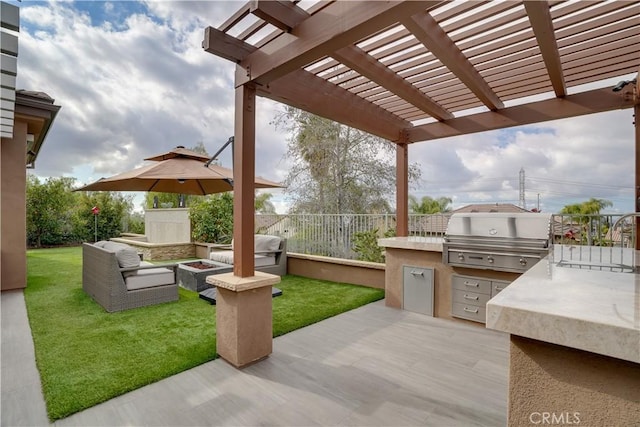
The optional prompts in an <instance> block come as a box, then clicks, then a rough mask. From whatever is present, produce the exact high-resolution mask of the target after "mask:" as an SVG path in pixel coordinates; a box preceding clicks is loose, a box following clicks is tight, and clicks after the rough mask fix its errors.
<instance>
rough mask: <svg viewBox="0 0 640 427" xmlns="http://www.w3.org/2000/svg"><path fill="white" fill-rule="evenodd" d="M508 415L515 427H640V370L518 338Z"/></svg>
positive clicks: (513, 350) (515, 339)
mask: <svg viewBox="0 0 640 427" xmlns="http://www.w3.org/2000/svg"><path fill="white" fill-rule="evenodd" d="M508 416H509V425H510V426H521V425H527V426H530V425H536V424H537V425H545V424H546V425H550V424H556V425H558V424H564V425H569V424H572V425H580V426H633V425H635V426H637V425H640V365H638V364H635V363H632V362H627V361H623V360H620V359H614V358H611V357H606V356H600V355H596V354H593V353H588V352H585V351H581V350H575V349H570V348H567V347H563V346H559V345H554V344H548V343H544V342H540V341H536V340H532V339H528V338H522V337H518V336H514V335H512V336H511V360H510V368H509V415H508ZM545 417H546V419H547V421H548V422H546V423H545V421H544V418H545ZM554 420H555V421H556V422H555V423H554V422H553V421H554ZM561 420H562V421H563V422H562V423H561V422H559V421H561Z"/></svg>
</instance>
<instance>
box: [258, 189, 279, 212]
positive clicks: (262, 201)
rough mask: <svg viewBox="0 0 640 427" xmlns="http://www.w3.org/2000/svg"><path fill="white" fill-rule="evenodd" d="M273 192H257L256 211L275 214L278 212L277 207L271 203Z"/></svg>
mask: <svg viewBox="0 0 640 427" xmlns="http://www.w3.org/2000/svg"><path fill="white" fill-rule="evenodd" d="M271 197H273V194H271V193H260V194H256V199H255V206H256V212H257V213H262V214H274V213H276V207H275V206H274V205H273V203H271Z"/></svg>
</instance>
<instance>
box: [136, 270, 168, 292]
mask: <svg viewBox="0 0 640 427" xmlns="http://www.w3.org/2000/svg"><path fill="white" fill-rule="evenodd" d="M124 283H125V284H126V285H127V290H129V291H132V290H135V289H143V288H151V287H154V286H162V285H171V284H173V283H175V281H174V275H173V271H172V270H170V269H168V268H163V267H158V268H149V269H146V270H137V272H136V274H133V275H131V276H127V277H126V278H125V279H124Z"/></svg>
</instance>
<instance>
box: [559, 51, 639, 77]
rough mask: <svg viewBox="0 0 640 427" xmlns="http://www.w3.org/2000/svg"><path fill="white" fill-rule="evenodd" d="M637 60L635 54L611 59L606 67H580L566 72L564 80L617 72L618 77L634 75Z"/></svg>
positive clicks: (594, 65) (590, 65)
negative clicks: (628, 74)
mask: <svg viewBox="0 0 640 427" xmlns="http://www.w3.org/2000/svg"><path fill="white" fill-rule="evenodd" d="M638 59H639V58H638V55H637V54H631V55H624V56H621V57H617V58H613V60H612V63H609V62H607V64H608V65H602V64H587V65H582V66H580V67H575V68H571V69H569V70H567V74H566V76H565V78H566V79H567V81H570V82H573V81H575V80H576V79H581V78H583V77H589V76H597V75H599V74H601V73H608V72H613V71H617V72H618V73H619V74H620V75H622V74H627V73H634V72H637V71H638V63H639V61H638ZM613 61H615V62H613ZM598 80H599V79H598Z"/></svg>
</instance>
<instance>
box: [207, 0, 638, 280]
mask: <svg viewBox="0 0 640 427" xmlns="http://www.w3.org/2000/svg"><path fill="white" fill-rule="evenodd" d="M303 3H304V2H303ZM303 3H300V4H298V2H297V1H294V2H291V1H287V0H276V1H266V0H254V1H251V2H249V3H247V4H246V5H244V6H242V7H241V8H240V9H239V10H238V11H237V12H236V13H235V14H234V15H233V16H231V17H230V18H229V19H228V20H227V21H226V22H224V23H223V24H222V25H221V26H220V27H219V28H217V29H216V28H212V27H209V28H206V30H205V35H204V41H203V48H204V50H205V51H207V52H209V53H212V54H214V55H217V56H220V57H222V58H225V59H228V60H230V61H233V62H235V63H236V72H235V87H236V112H235V117H236V118H235V141H236V149H235V158H234V170H235V171H236V177H235V198H234V200H235V202H234V203H235V204H234V212H235V218H234V221H235V229H234V238H235V242H236V246H235V252H236V255H235V256H236V260H235V263H234V274H235V275H236V276H240V277H248V276H251V275H253V273H254V270H253V255H254V253H253V221H254V215H253V212H254V207H253V203H254V188H253V185H254V184H253V183H254V173H255V172H254V171H255V134H256V131H255V96H256V95H259V96H264V97H267V98H270V99H273V100H276V101H279V102H282V103H285V104H288V105H291V106H294V107H297V108H300V109H303V110H306V111H308V112H311V113H314V114H317V115H319V116H322V117H326V118H329V119H332V120H335V121H338V122H340V123H343V124H346V125H349V126H352V127H355V128H358V129H361V130H364V131H366V132H369V133H371V134H374V135H377V136H380V137H383V138H385V139H388V140H390V141H392V142H394V143H395V144H396V145H397V160H396V162H397V171H396V174H397V196H396V203H397V206H396V209H397V218H398V220H397V235H398V236H406V235H407V231H408V226H407V224H408V207H407V205H408V203H407V201H408V178H407V169H408V154H407V153H408V150H407V147H408V145H409V144H412V143H416V142H421V141H429V140H436V139H441V138H446V137H450V136H456V135H464V134H469V133H476V132H483V131H489V130H495V129H502V128H507V127H512V126H520V125H527V124H532V123H539V122H544V121H548V120H556V119H563V118H569V117H575V116H580V115H585V114H592V113H599V112H604V111H610V110H616V109H622V108H635V113H636V117H639V115H638V113H640V107H639V103H640V91H639V90H638V84H637V74H636V73H638V71H639V70H640V2H638V1H616V2H600V1H573V2H569V1H568V2H564V1H462V2H460V1H457V2H449V1H321V2H317V3H314V4H313V5H311V6H310V7H307V8H306V9H305V8H303V7H301V6H302V4H303ZM616 77H618V78H620V79H621V80H622V81H623V84H620V85H619V86H621V87H620V89H621V90H618V91H613V90H612V86H611V85H610V84H608V85H605V84H604V83H603V82H604V81H605V80H607V79H611V78H616ZM605 86H606V87H605ZM635 143H636V153H640V124H638V122H637V120H636V136H635ZM639 171H640V156H639V155H638V154H636V171H635V182H636V200H640V199H639V198H640V175H639ZM637 204H638V203H637ZM637 208H638V207H637ZM637 208H636V211H638V209H637Z"/></svg>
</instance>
